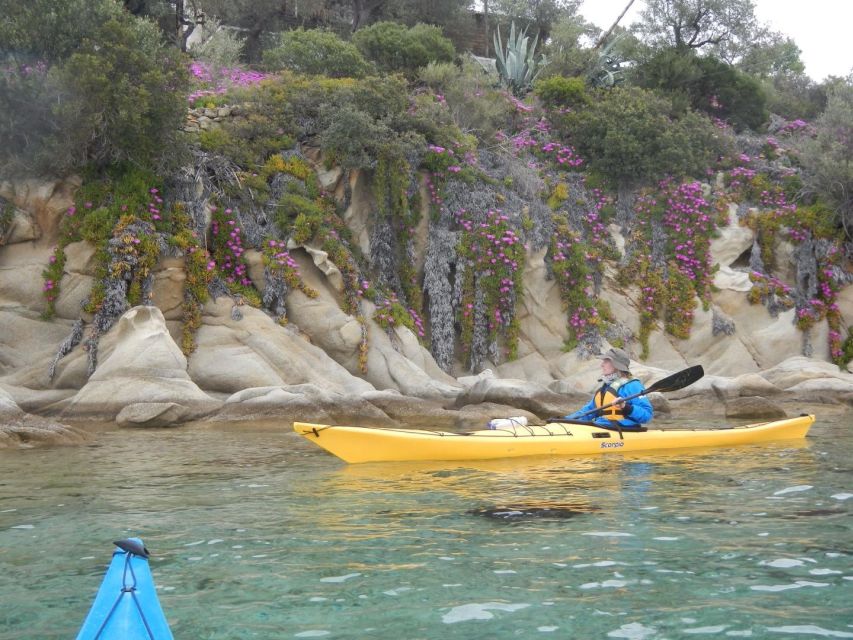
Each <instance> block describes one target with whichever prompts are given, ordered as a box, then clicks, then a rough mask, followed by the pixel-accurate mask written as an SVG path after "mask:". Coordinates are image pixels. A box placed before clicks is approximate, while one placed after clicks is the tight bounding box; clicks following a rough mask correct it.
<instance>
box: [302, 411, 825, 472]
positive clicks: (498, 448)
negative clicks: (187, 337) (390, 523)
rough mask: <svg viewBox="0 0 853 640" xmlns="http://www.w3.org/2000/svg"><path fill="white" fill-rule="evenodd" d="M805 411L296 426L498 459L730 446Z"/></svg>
mask: <svg viewBox="0 0 853 640" xmlns="http://www.w3.org/2000/svg"><path fill="white" fill-rule="evenodd" d="M814 419H815V418H814V416H813V415H803V416H798V417H796V418H788V419H786V420H776V421H774V422H760V423H756V424H750V425H746V426H743V427H732V428H725V429H668V430H660V429H649V430H648V431H624V432H623V433H622V435H621V436H620V434H619V432H617V431H610V430H608V429H603V428H601V427H596V426H593V425H589V424H573V423H572V424H565V423H557V422H551V423H548V424H547V425H544V426H523V427H522V426H516V427H513V428H512V429H495V430H483V431H473V432H469V433H450V432H446V431H424V430H417V429H384V428H382V429H380V428H375V429H373V428H365V427H346V426H333V425H326V424H312V423H310V422H294V423H293V430H294V431H296V433H298V434H299V435H301V436H303V437H305V438H306V439H308V440H310V441H311V442H313V443H315V444H316V445H318V446H320V447H322V448H323V449H325V450H326V451H328V452H329V453H332V454H334V455H336V456H337V457H339V458H341V459H342V460H344V461H346V462H351V463H356V462H388V461H407V460H494V459H498V458H515V457H521V456H561V455H583V454H592V453H614V452H618V453H627V452H637V451H653V450H659V449H682V448H688V447H730V446H733V445H740V444H755V443H758V442H770V441H773V440H789V439H793V438H804V437H805V436H806V434H807V433H808V431H809V428H810V427H811V426H812V423H813V422H814Z"/></svg>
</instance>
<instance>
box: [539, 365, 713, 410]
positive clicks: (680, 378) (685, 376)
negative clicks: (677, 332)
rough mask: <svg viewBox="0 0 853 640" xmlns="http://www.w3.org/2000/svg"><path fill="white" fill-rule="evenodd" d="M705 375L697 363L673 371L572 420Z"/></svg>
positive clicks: (672, 388)
mask: <svg viewBox="0 0 853 640" xmlns="http://www.w3.org/2000/svg"><path fill="white" fill-rule="evenodd" d="M704 375H705V370H704V369H703V368H702V365H701V364H697V365H695V366H693V367H688V368H687V369H684V370H682V371H678V372H677V373H673V374H672V375H671V376H667V377H666V378H663V379H662V380H658V381H657V382H655V383H654V384H653V385H652V386H650V387H649V388H648V389H646V390H645V391H641V392H640V393H635V394H633V395H630V396H627V397H625V398H619V400H617V401H614V402H609V403H608V404H605V405H603V406H601V407H596V408H595V409H590V410H589V411H585V412H584V413H582V414H580V415H579V416H575V417H574V418H571V420H574V421H578V420H581V418H584V417H585V416H589V415H592V414H594V413H596V412H598V411H601V410H603V409H609V408H610V407H612V406H613V405H615V404H616V402H619V401H626V402H627V401H628V400H633V399H634V398H639V397H640V396H644V395H646V394H647V393H652V392H654V391H659V392H661V393H666V392H667V391H678V390H679V389H683V388H684V387H689V386H690V385H691V384H693V383H694V382H696V381H697V380H698V379H699V378H701V377H702V376H704ZM564 419H565V420H568V419H569V418H559V419H556V420H554V419H549V421H551V422H558V421H559V420H564Z"/></svg>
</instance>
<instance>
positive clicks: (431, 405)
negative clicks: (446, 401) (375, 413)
mask: <svg viewBox="0 0 853 640" xmlns="http://www.w3.org/2000/svg"><path fill="white" fill-rule="evenodd" d="M361 397H362V399H364V400H366V401H367V402H369V403H370V404H372V405H373V406H374V407H376V408H377V409H379V410H380V411H382V412H383V413H384V414H386V415H387V416H388V417H390V418H391V419H392V420H395V421H396V422H398V423H399V424H400V425H401V426H402V427H405V428H409V429H430V428H436V429H449V428H453V427H455V426H456V424H457V419H458V412H456V411H450V410H448V409H445V408H444V407H443V406H442V405H441V403H440V402H437V401H435V400H426V399H423V398H414V397H412V396H404V395H402V394H401V393H399V392H397V391H393V390H391V389H386V390H384V391H368V392H366V393H362V394H361Z"/></svg>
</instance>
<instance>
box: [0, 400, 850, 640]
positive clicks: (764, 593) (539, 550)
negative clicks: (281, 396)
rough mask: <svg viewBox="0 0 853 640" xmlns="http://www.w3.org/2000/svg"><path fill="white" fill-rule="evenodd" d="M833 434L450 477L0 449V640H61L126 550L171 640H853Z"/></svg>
mask: <svg viewBox="0 0 853 640" xmlns="http://www.w3.org/2000/svg"><path fill="white" fill-rule="evenodd" d="M849 422H850V420H849V414H848V415H847V416H845V415H836V416H835V417H829V418H826V417H825V418H823V419H819V421H818V423H816V425H815V427H813V429H812V434H811V435H810V437H809V438H808V440H807V441H805V442H804V443H796V442H794V443H791V442H788V443H781V444H772V445H762V446H751V447H741V448H736V449H726V450H715V451H703V452H697V453H693V454H686V453H673V454H668V455H656V456H652V455H646V456H643V457H637V458H631V457H627V456H623V455H620V454H612V455H609V456H598V457H585V458H584V457H577V458H559V459H558V458H544V459H528V460H513V461H507V462H493V463H470V464H452V465H451V464H442V463H435V464H421V463H417V464H381V465H380V464H372V465H353V466H347V465H345V464H343V463H341V462H339V461H337V460H336V459H335V458H332V457H331V456H329V455H328V454H326V453H324V452H323V451H321V450H320V449H318V448H316V447H314V446H313V445H311V443H309V442H307V441H303V440H301V439H299V438H298V437H297V436H296V435H295V434H292V433H290V432H288V431H287V430H286V429H271V428H269V427H263V426H260V425H256V426H239V427H234V426H230V427H229V426H224V425H223V426H194V427H188V428H182V429H177V430H165V431H160V430H158V431H142V430H105V431H103V432H100V433H99V434H98V438H97V440H96V443H95V444H93V445H90V446H82V447H74V448H67V447H64V448H50V449H35V450H26V451H0V639H1V640H12V639H15V640H18V639H23V638H27V639H29V638H45V639H50V638H73V637H74V635H75V634H76V632H77V630H78V629H79V626H80V624H81V623H82V621H83V618H84V617H85V614H86V612H87V610H88V607H89V605H90V603H91V601H92V599H93V597H94V595H95V592H96V590H97V588H98V585H99V583H100V580H101V576H102V574H103V571H104V569H105V568H106V565H107V563H108V561H109V559H110V554H111V551H112V547H111V541H112V540H114V539H118V538H123V537H128V536H130V535H139V536H140V537H142V538H143V539H144V540H145V543H146V545H147V546H148V548H149V549H150V550H151V551H152V553H153V554H154V556H153V557H152V561H151V562H152V569H153V572H154V578H155V581H156V582H157V585H158V589H159V595H160V599H161V602H162V604H163V607H164V609H165V611H166V616H167V618H168V619H169V622H170V623H171V625H172V629H173V631H174V634H175V637H176V638H178V639H181V638H184V639H187V638H194V639H211V640H212V639H225V638H329V639H336V638H347V639H350V638H353V639H355V638H375V639H378V640H392V639H393V640H400V639H406V640H412V639H438V638H440V639H442V640H449V639H457V638H458V639H462V638H465V639H468V638H470V639H479V638H495V639H505V638H540V637H541V638H549V637H551V638H558V637H559V638H569V637H572V638H576V637H582V638H632V639H643V638H655V639H656V638H702V637H750V638H823V637H829V638H853V604H852V603H853V560H851V558H853V555H851V554H853V532H852V531H851V530H853V520H851V507H853V474H852V473H851V467H853V436H851V433H850V429H849V427H848V424H849ZM549 509H550V510H549Z"/></svg>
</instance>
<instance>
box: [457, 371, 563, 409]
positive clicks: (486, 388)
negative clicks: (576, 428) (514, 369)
mask: <svg viewBox="0 0 853 640" xmlns="http://www.w3.org/2000/svg"><path fill="white" fill-rule="evenodd" d="M484 402H490V403H494V404H500V405H505V406H509V407H517V408H519V409H524V410H526V411H529V412H530V413H533V414H535V415H537V416H539V417H540V418H547V417H550V416H561V415H566V414H567V413H569V412H571V411H573V410H574V409H576V408H577V407H576V406H575V404H576V403H575V402H572V401H571V400H569V399H567V398H566V397H565V396H562V395H560V394H558V393H554V392H553V391H551V390H550V389H548V388H547V387H543V386H542V385H539V384H536V383H534V382H528V381H527V380H513V379H505V378H484V379H482V380H480V381H479V382H477V383H476V384H475V385H474V386H472V387H471V388H469V389H467V390H465V391H463V392H462V393H460V394H459V396H458V397H457V398H456V407H457V408H460V407H464V406H465V405H470V404H481V403H484Z"/></svg>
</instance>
